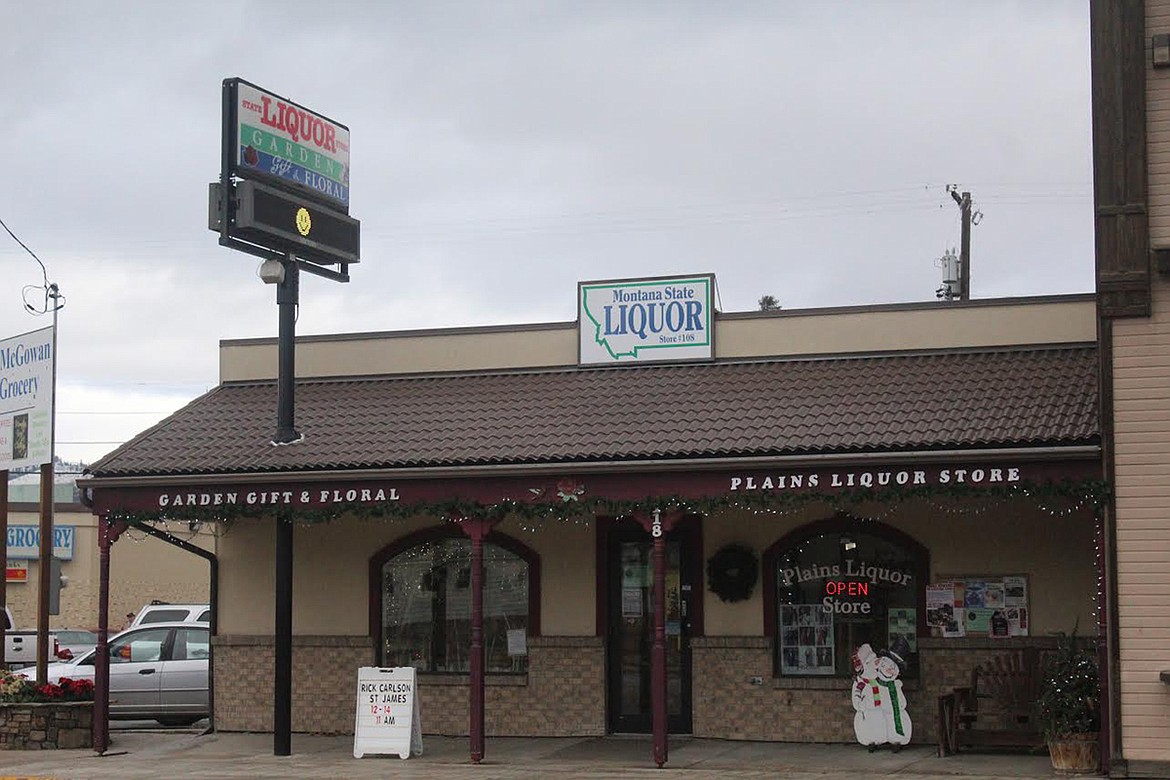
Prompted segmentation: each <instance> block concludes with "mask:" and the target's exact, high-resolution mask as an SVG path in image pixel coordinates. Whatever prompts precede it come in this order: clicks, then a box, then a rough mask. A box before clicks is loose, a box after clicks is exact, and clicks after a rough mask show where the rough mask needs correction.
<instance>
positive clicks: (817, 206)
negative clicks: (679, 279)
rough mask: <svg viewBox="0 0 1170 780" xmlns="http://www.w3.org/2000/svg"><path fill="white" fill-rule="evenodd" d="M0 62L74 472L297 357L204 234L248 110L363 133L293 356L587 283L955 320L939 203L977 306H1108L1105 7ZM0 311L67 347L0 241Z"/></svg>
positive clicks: (147, 45) (303, 30) (282, 41)
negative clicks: (348, 336) (286, 111)
mask: <svg viewBox="0 0 1170 780" xmlns="http://www.w3.org/2000/svg"><path fill="white" fill-rule="evenodd" d="M0 44H2V49H0V68H2V72H3V73H4V77H3V79H0V134H2V136H0V137H2V139H3V149H4V156H3V179H2V180H3V182H4V185H3V186H2V187H0V219H2V220H3V221H4V222H5V223H6V224H7V225H8V226H9V227H10V228H11V229H12V230H13V231H14V232H15V233H16V235H17V236H18V237H19V238H20V239H21V240H23V241H24V242H25V243H26V244H27V245H28V246H29V247H30V248H31V249H32V250H33V251H34V252H36V253H37V255H38V256H39V257H40V258H41V260H43V261H44V263H45V266H46V267H47V270H48V278H49V280H50V281H52V282H55V283H57V284H58V285H59V286H60V289H61V291H62V293H63V294H64V295H65V297H66V306H65V308H64V309H63V310H62V311H61V312H60V315H59V316H60V323H59V347H58V354H59V363H58V404H57V409H58V418H57V419H58V423H57V431H58V435H57V441H58V445H57V454H58V455H60V456H62V457H64V458H66V459H78V458H80V459H83V460H85V461H87V462H88V461H92V460H93V459H95V458H96V457H98V456H100V455H101V454H103V453H105V452H107V451H109V450H110V449H112V448H113V447H114V446H116V444H117V443H120V442H122V441H125V440H126V439H128V438H130V437H131V436H133V435H134V434H135V433H137V432H138V431H141V430H143V429H145V428H146V427H148V426H149V425H151V424H153V423H154V422H156V421H157V420H158V419H160V418H161V417H162V416H164V415H165V414H168V413H170V412H171V411H173V410H174V409H175V408H177V407H178V406H181V405H182V404H185V403H186V402H188V401H190V400H191V399H193V398H195V397H196V396H198V395H199V394H201V393H203V392H205V391H206V390H208V389H210V388H211V387H213V386H214V385H215V384H216V383H217V381H218V377H217V371H218V362H217V360H218V358H217V349H218V343H219V340H220V339H224V338H241V337H255V336H272V337H274V336H275V335H276V330H277V307H276V305H275V297H274V296H275V292H274V288H273V287H270V286H267V285H264V284H263V283H262V282H261V281H260V280H259V279H258V278H257V276H256V267H257V265H258V261H257V260H255V259H253V258H252V257H250V256H248V255H244V254H241V253H239V252H234V251H231V250H229V249H225V248H222V247H220V246H219V245H218V244H217V241H216V235H215V234H214V233H212V232H210V231H209V230H208V229H207V185H208V183H209V182H211V181H213V180H215V179H217V178H218V175H219V155H220V124H221V113H220V85H221V83H222V81H223V79H224V78H226V77H231V76H239V77H241V78H245V79H247V80H249V81H252V82H253V83H255V84H258V85H260V86H261V87H263V88H265V89H267V90H269V91H271V92H275V93H277V94H280V95H283V96H285V97H287V98H290V99H292V100H294V101H297V102H299V103H301V104H303V105H305V106H308V107H309V108H311V109H313V110H315V111H317V112H319V113H321V114H324V115H326V116H328V117H330V118H332V119H334V120H336V121H338V122H341V123H343V124H346V125H348V126H349V128H350V133H351V149H352V152H351V167H352V174H351V180H350V184H351V201H350V211H351V214H352V215H353V216H354V217H356V218H358V219H360V220H361V223H362V247H361V255H362V260H361V263H360V264H359V265H355V266H353V267H352V269H351V275H352V282H351V283H349V284H338V283H335V282H330V281H326V280H324V279H320V278H317V277H311V276H304V277H302V283H301V307H300V319H299V321H298V324H297V332H298V334H316V333H330V332H348V331H370V330H396V329H409V328H422V327H425V328H431V327H447V326H464V325H488V324H500V323H517V322H538V321H566V320H572V319H574V318H575V316H576V310H575V295H576V283H577V282H578V281H582V280H591V279H610V278H625V277H640V276H658V275H667V274H675V273H680V274H684V273H699V272H711V273H714V274H715V275H716V279H717V282H718V289H719V298H720V303H721V308H722V310H723V311H744V310H750V309H754V308H756V301H757V300H758V298H759V297H760V296H761V295H763V294H771V295H773V296H775V297H776V298H777V299H778V300H779V302H780V304H781V305H782V306H783V307H784V308H785V309H799V308H815V307H826V306H843V305H857V304H876V303H900V302H909V301H928V300H934V299H935V290H936V289H937V288H938V286H939V284H940V281H941V272H940V270H939V269H938V268H937V267H936V265H937V259H938V258H939V257H940V256H941V255H942V254H943V253H944V252H945V251H946V250H947V249H949V248H951V247H955V246H957V245H958V242H959V211H958V208H957V206H956V205H955V203H954V201H952V199H951V197H950V196H949V195H948V193H947V191H946V185H947V184H956V185H958V186H959V188H960V189H961V190H969V191H970V192H971V193H972V197H973V199H974V203H975V209H976V210H977V211H978V212H981V214H982V218H981V221H980V223H979V224H978V225H977V226H976V227H975V228H974V229H973V234H972V257H973V263H972V274H971V279H972V282H971V287H972V297H974V298H992V297H1001V296H1022V295H1049V294H1061V293H1083V292H1091V291H1092V290H1093V232H1092V230H1093V218H1092V216H1093V212H1092V167H1091V129H1090V91H1089V20H1088V2H1087V0H1018V2H997V1H996V0H983V1H981V2H977V3H974V2H969V1H967V2H949V1H947V0H924V1H923V2H892V1H891V2H879V1H878V0H858V1H857V2H845V1H842V2H828V1H826V2H819V1H814V0H804V1H803V2H796V1H795V0H793V1H792V2H783V1H781V0H774V1H773V2H734V1H733V0H719V1H718V2H715V1H714V0H712V1H711V2H685V1H684V0H669V1H667V0H663V1H662V2H634V1H631V0H625V1H623V2H612V3H610V2H519V3H509V2H486V1H482V2H470V1H468V2H434V1H432V2H417V3H400V2H330V3H321V2H312V3H301V2H290V1H284V2H246V1H244V0H233V2H223V3H218V2H209V1H208V0H202V1H201V2H198V3H171V2H111V1H109V0H107V1H105V2H100V3H98V2H81V1H78V2H60V1H59V0H58V1H55V2H54V1H52V0H40V1H39V2H11V3H8V4H7V5H6V7H5V11H4V19H3V25H2V26H0ZM0 280H2V283H0V338H7V337H10V336H14V335H17V334H20V333H24V332H27V331H30V330H35V329H37V328H40V327H44V326H45V325H47V324H50V322H51V319H50V318H49V317H43V316H42V317H36V316H33V315H31V314H30V313H29V312H28V311H27V310H26V309H25V305H24V299H23V298H22V288H24V287H25V286H26V285H31V286H32V289H30V290H28V291H27V295H28V297H29V299H30V300H31V301H32V302H33V303H34V304H36V305H40V304H41V303H43V297H44V296H43V291H42V290H41V289H40V287H41V285H42V275H41V270H40V268H39V266H37V264H36V262H35V261H34V260H33V259H32V258H31V257H30V256H29V255H28V254H26V253H25V252H24V250H23V249H21V248H20V246H19V245H18V244H16V242H14V241H12V240H11V239H10V238H9V237H8V236H7V234H3V233H0ZM274 413H275V412H274ZM83 442H95V443H92V444H83Z"/></svg>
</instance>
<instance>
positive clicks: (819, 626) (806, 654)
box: [780, 604, 835, 674]
mask: <svg viewBox="0 0 1170 780" xmlns="http://www.w3.org/2000/svg"><path fill="white" fill-rule="evenodd" d="M833 642H834V632H833V613H831V612H826V611H825V610H824V609H823V608H822V605H820V604H784V605H782V606H781V607H780V673H781V674H833V672H834V665H835V660H834V654H833Z"/></svg>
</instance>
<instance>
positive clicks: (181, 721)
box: [156, 715, 201, 726]
mask: <svg viewBox="0 0 1170 780" xmlns="http://www.w3.org/2000/svg"><path fill="white" fill-rule="evenodd" d="M156 720H157V721H158V722H159V723H161V724H163V725H164V726H190V725H191V724H193V723H195V722H197V721H199V720H201V718H200V717H199V716H192V715H171V716H169V717H166V718H156Z"/></svg>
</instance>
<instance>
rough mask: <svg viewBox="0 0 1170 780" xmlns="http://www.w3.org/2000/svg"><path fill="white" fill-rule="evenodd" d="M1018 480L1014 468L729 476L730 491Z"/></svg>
mask: <svg viewBox="0 0 1170 780" xmlns="http://www.w3.org/2000/svg"><path fill="white" fill-rule="evenodd" d="M1019 481H1020V470H1019V469H1018V468H1015V467H1013V468H1006V469H1005V468H978V469H942V470H940V471H938V472H937V473H930V472H927V471H922V470H914V471H910V470H902V471H833V472H830V473H828V474H820V473H816V472H814V473H812V474H778V475H776V476H772V475H768V476H766V477H758V476H742V477H732V478H731V485H730V489H731V490H795V489H799V488H815V487H828V488H854V487H861V488H871V487H886V486H887V485H928V484H937V485H952V484H953V485H967V484H971V485H983V484H995V483H1010V482H1019Z"/></svg>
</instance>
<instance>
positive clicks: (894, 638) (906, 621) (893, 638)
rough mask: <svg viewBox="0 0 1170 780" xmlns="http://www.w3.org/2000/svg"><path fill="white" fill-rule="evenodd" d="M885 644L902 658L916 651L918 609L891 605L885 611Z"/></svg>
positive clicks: (907, 657) (905, 658) (908, 656)
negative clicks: (887, 610)
mask: <svg viewBox="0 0 1170 780" xmlns="http://www.w3.org/2000/svg"><path fill="white" fill-rule="evenodd" d="M886 627H887V638H886V641H887V643H888V644H887V645H886V647H888V648H890V650H892V651H894V652H895V653H897V654H898V655H899V657H901V658H902V659H903V660H909V658H910V654H911V653H917V652H918V610H916V609H907V608H898V607H891V608H890V610H889V612H887V613H886Z"/></svg>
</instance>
